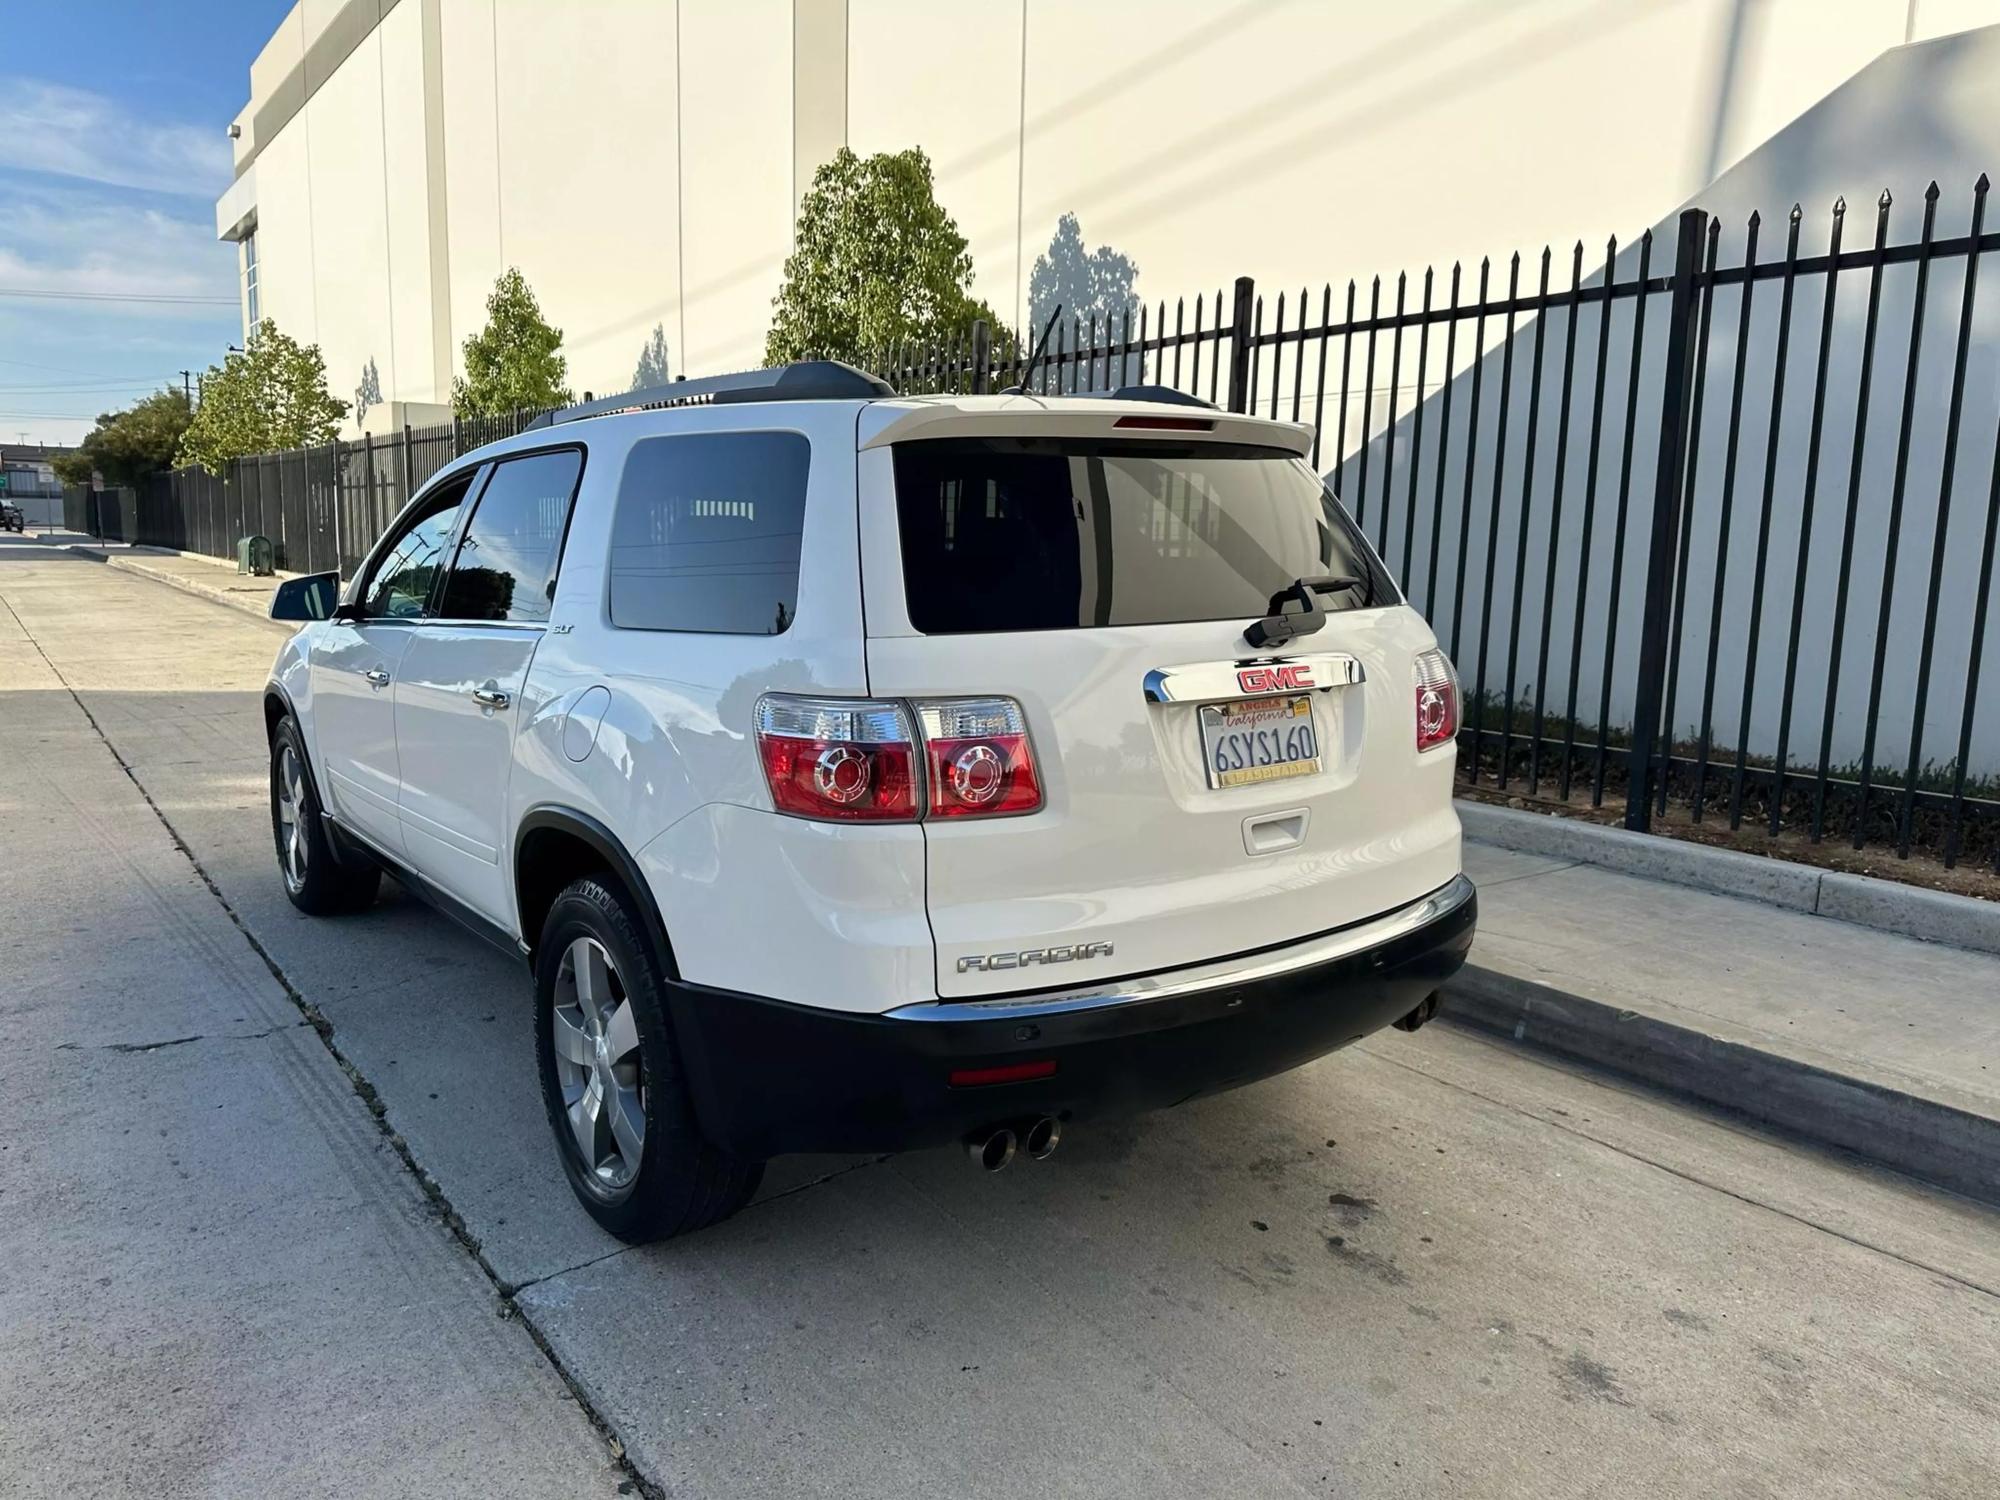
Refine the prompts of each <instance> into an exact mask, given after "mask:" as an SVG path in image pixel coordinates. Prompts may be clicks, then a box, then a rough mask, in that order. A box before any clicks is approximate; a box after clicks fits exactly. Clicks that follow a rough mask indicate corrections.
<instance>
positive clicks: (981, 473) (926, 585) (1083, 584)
mask: <svg viewBox="0 0 2000 1500" xmlns="http://www.w3.org/2000/svg"><path fill="white" fill-rule="evenodd" d="M895 461H896V507H897V513H898V516H899V519H900V523H901V527H902V540H903V587H904V593H905V595H906V597H907V599H908V601H909V609H910V623H911V624H912V625H914V626H915V627H916V628H917V629H918V630H920V631H923V632H924V633H925V634H926V635H957V634H968V633H974V632H986V631H1000V630H1063V629H1074V628H1077V627H1082V626H1091V625H1162V624H1168V623H1172V622H1175V621H1183V620H1244V621H1250V620H1254V619H1258V618H1260V617H1262V616H1263V615H1265V614H1268V613H1271V612H1272V611H1273V610H1274V609H1276V608H1277V604H1276V602H1275V601H1276V600H1277V599H1278V597H1279V596H1280V595H1281V594H1283V593H1284V592H1285V591H1286V590H1287V589H1289V588H1290V587H1291V586H1292V584H1293V583H1294V582H1295V581H1296V580H1297V579H1300V578H1307V577H1315V576H1320V577H1325V576H1333V577H1341V578H1353V579H1356V580H1359V582H1360V584H1361V586H1360V587H1359V588H1354V589H1349V590H1347V591H1345V592H1343V593H1335V594H1328V595H1325V596H1324V597H1323V598H1322V600H1321V607H1322V608H1324V609H1328V610H1341V609H1356V608H1362V607H1365V606H1367V605H1371V604H1375V605H1380V604H1389V603H1392V602H1394V600H1395V599H1396V592H1395V585H1394V584H1393V583H1392V582H1391V581H1390V579H1389V577H1388V575H1387V574H1386V572H1384V570H1383V568H1382V565H1381V564H1380V563H1379V562H1378V561H1376V559H1375V556H1374V553H1373V552H1372V551H1371V550H1370V549H1369V547H1368V544H1367V542H1366V541H1364V540H1363V539H1362V537H1361V535H1360V533H1359V532H1358V531H1357V530H1356V528H1355V526H1354V523H1353V522H1352V521H1351V520H1350V519H1349V518H1348V516H1347V513H1346V512H1345V511H1344V510H1342V509H1341V506H1340V503H1339V502H1338V501H1337V500H1336V499H1335V498H1334V497H1333V493H1332V491H1331V490H1329V489H1328V488H1327V487H1326V485H1325V484H1324V483H1322V482H1321V480H1320V479H1319V478H1318V477H1317V476H1316V475H1315V474H1314V473H1313V472H1312V470H1311V469H1309V468H1308V467H1307V466H1306V465H1305V464H1304V463H1303V462H1301V461H1300V460H1299V459H1297V458H1295V457H1293V456H1292V455H1291V454H1289V453H1286V452H1283V451H1282V450H1278V449H1272V448H1254V447H1246V446H1240V445H1236V444H1218V443H1167V442H1134V441H1131V440H1117V441H1106V440H1096V439H1077V438H981V439H976V440H965V439H953V440H945V441H936V442H917V443H899V444H897V445H896V448H895ZM1292 607H1293V608H1296V605H1294V606H1292Z"/></svg>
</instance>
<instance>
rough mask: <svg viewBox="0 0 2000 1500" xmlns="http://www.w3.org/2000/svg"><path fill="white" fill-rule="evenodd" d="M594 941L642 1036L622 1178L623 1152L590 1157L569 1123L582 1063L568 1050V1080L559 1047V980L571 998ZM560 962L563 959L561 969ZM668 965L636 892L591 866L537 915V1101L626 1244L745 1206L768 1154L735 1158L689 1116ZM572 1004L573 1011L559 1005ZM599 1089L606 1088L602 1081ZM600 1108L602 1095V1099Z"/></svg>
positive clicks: (574, 1178) (573, 1182)
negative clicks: (670, 1014) (640, 1132)
mask: <svg viewBox="0 0 2000 1500" xmlns="http://www.w3.org/2000/svg"><path fill="white" fill-rule="evenodd" d="M586 939H587V940H589V942H592V943H595V944H597V945H599V947H601V948H602V950H603V953H604V955H605V956H606V957H608V959H609V961H610V966H611V968H612V969H613V970H614V971H615V972H614V973H613V974H612V975H611V976H610V977H611V979H612V981H613V983H614V985H615V987H616V989H615V993H616V994H617V996H618V997H619V999H620V1000H621V1001H622V1002H623V1003H627V1004H629V1005H630V1007H631V1016H632V1020H633V1022H635V1023H636V1031H637V1038H638V1046H637V1049H636V1050H637V1057H638V1060H639V1072H638V1077H637V1080H636V1093H637V1095H638V1102H639V1104H640V1107H641V1109H642V1111H643V1116H644V1120H645V1134H644V1139H643V1144H642V1145H641V1147H640V1149H639V1151H638V1156H639V1166H638V1169H637V1171H636V1172H634V1173H631V1175H630V1177H629V1180H622V1181H621V1180H618V1179H619V1171H618V1166H619V1165H620V1164H621V1163H622V1147H620V1148H619V1151H620V1153H621V1154H620V1157H619V1161H618V1162H614V1163H613V1164H612V1165H611V1166H609V1167H607V1166H606V1165H605V1164H604V1163H603V1162H601V1161H586V1160H585V1159H584V1148H583V1147H582V1146H581V1145H580V1144H579V1142H578V1139H577V1130H578V1128H580V1127H575V1126H573V1124H572V1118H571V1113H570V1109H571V1102H572V1099H573V1098H574V1097H575V1096H576V1092H577V1088H578V1086H577V1084H576V1083H575V1078H576V1075H577V1073H578V1072H579V1071H580V1070H581V1071H584V1072H587V1071H588V1068H587V1067H585V1066H584V1065H579V1064H576V1063H575V1062H574V1060H573V1059H572V1060H571V1062H570V1066H569V1068H568V1069H567V1071H568V1072H569V1073H570V1076H571V1082H570V1083H569V1084H567V1085H566V1084H565V1081H564V1076H563V1075H564V1071H565V1069H564V1068H563V1067H562V1066H560V1064H559V1058H558V1053H557V1048H556V1028H557V1018H556V1010H557V1006H558V998H559V990H560V991H561V993H562V996H563V998H565V999H573V998H574V997H575V995H576V985H575V981H574V979H573V977H570V975H571V972H572V971H573V968H574V960H573V959H572V958H571V954H572V949H573V946H574V945H576V944H577V943H578V942H579V940H586ZM566 961H567V962H568V963H569V966H570V967H569V969H567V970H566ZM663 981H664V975H663V973H662V971H661V967H660V963H659V960H658V959H657V958H656V956H655V954H654V951H653V945H652V943H651V942H649V941H648V940H647V938H646V935H645V928H644V927H643V926H642V925H641V922H640V919H639V917H638V915H637V913H636V912H634V910H633V909H632V903H631V898H630V897H629V896H627V895H626V893H625V891H624V890H623V889H622V888H621V887H620V886H619V885H618V883H617V882H616V881H614V880H612V879H611V878H610V877H608V876H601V875H589V876H585V877H584V878H582V879H580V880H577V881H575V882H573V883H572V884H571V885H570V886H569V887H568V888H567V889H565V890H564V891H563V893H562V894H561V895H560V896H558V897H556V899H555V904H554V905H552V906H551V907H550V908H549V915H548V920H547V921H546V922H544V923H543V924H542V940H541V946H540V947H539V948H538V949H537V957H536V961H535V1059H536V1063H537V1065H538V1069H539V1072H540V1074H541V1080H542V1102H543V1104H544V1106H545V1107H546V1108H547V1110H548V1116H549V1128H550V1130H551V1131H552V1132H553V1133H554V1135H555V1139H556V1150H557V1153H558V1154H559V1155H560V1156H561V1157H562V1164H563V1173H564V1175H565V1176H567V1177H568V1178H569V1185H570V1188H571V1189H572V1190H573V1191H574V1192H575V1193H576V1196H577V1200H578V1201H579V1202H580V1203H582V1204H583V1206H584V1208H585V1209H586V1210H587V1211H588V1212H589V1214H590V1216H591V1217H592V1218H593V1219H595V1220H597V1222H598V1223H599V1224H601V1225H602V1226H603V1227H604V1228H605V1229H606V1230H608V1231H610V1232H611V1233H612V1234H614V1235H616V1236H617V1237H618V1238H619V1239H621V1240H624V1241H626V1242H627V1243H629V1244H635V1245H637V1244H644V1243H646V1242H648V1241H651V1240H664V1239H671V1238H672V1237H673V1236H675V1235H680V1234H689V1233H692V1232H693V1231H694V1230H697V1229H705V1228H707V1227H708V1226H709V1225H711V1224H715V1223H718V1222H720V1221H721V1220H723V1219H726V1218H728V1217H729V1216H730V1215H731V1214H733V1213H735V1212H736V1211H737V1210H738V1209H740V1208H742V1207H743V1205H744V1204H746V1203H748V1202H749V1201H750V1196H751V1194H753V1193H755V1192H756V1191H757V1184H758V1183H759V1182H761V1181H762V1180H763V1176H764V1164H763V1163H762V1162H760V1161H740V1160H738V1159H737V1158H735V1157H733V1156H730V1155H728V1154H727V1153H726V1152H724V1151H722V1150H721V1149H720V1148H718V1147H717V1146H715V1145H714V1144H712V1143H711V1142H710V1141H708V1140H707V1139H706V1138H705V1137H704V1136H703V1135H702V1133H701V1130H700V1127H699V1126H698V1125H697V1123H696V1121H695V1117H694V1107H693V1103H692V1100H691V1099H690V1097H689V1093H688V1088H687V1082H686V1078H685V1075H684V1073H683V1070H682V1066H681V1059H680V1055H679V1052H678V1049H677V1048H676V1047H675V1045H674V1040H673V1032H672V1030H671V1028H670V1027H669V1026H668V1024H667V1013H666V988H665V984H664V982H663ZM565 1010H566V1012H567V1013H571V1014H576V1013H579V1011H578V1007H577V1006H573V1005H566V1006H565ZM599 1097H600V1099H601V1098H602V1091H601V1090H600V1095H599ZM600 1107H601V1106H600Z"/></svg>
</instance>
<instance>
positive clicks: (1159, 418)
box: [860, 395, 1313, 458]
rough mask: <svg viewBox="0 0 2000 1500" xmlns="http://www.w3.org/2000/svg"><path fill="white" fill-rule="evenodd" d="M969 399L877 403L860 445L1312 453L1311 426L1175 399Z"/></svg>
mask: <svg viewBox="0 0 2000 1500" xmlns="http://www.w3.org/2000/svg"><path fill="white" fill-rule="evenodd" d="M973 399H974V400H976V401H977V402H978V404H977V405H975V406H965V405H959V404H957V403H953V402H940V403H937V404H935V405H933V404H929V403H926V404H924V405H911V406H909V407H907V408H903V409H900V410H899V409H898V408H897V406H896V403H894V402H893V401H881V402H877V403H875V404H873V405H871V406H868V407H866V408H864V409H863V414H862V429H863V430H862V433H861V434H860V446H861V447H862V448H864V449H867V448H886V447H887V446H889V444H891V443H909V442H916V441H919V440H922V439H928V438H952V437H1081V438H1110V437H1134V438H1145V437H1149V436H1150V437H1162V438H1165V437H1172V438H1176V439H1179V440H1180V441H1183V442H1188V441H1192V442H1197V443H1203V442H1210V443H1241V444H1246V445H1249V446H1252V447H1258V448H1278V449H1282V450H1283V451H1284V452H1287V453H1294V454H1297V455H1298V456H1299V457H1300V458H1304V457H1305V456H1306V455H1307V454H1309V453H1311V452H1312V444H1313V430H1312V428H1311V427H1310V426H1309V425H1307V424H1306V423H1303V422H1274V421H1271V420H1269V419H1268V418H1264V417H1248V416H1243V415H1241V414H1240V413H1237V412H1228V411H1216V410H1214V409H1213V408H1206V407H1191V406H1189V405H1187V404H1184V403H1180V402H1172V403H1169V402H1165V401H1133V400H1132V399H1130V398H1129V397H1114V396H1104V397H1093V396H1064V397H1061V398H1060V399H1057V398H1053V397H1051V398H1046V399H1045V398H1043V397H1040V396H1029V395H1022V396H1008V397H1002V398H978V397H975V398H973ZM1148 418H1152V419H1154V420H1152V421H1149V420H1147V419H1148ZM878 421H879V422H881V424H882V425H881V426H880V427H878V428H876V430H875V431H873V432H872V433H871V432H868V431H867V428H868V427H869V426H870V425H871V424H872V423H873V422H878ZM1148 429H1150V430H1148Z"/></svg>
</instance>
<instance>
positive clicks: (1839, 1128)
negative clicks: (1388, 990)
mask: <svg viewBox="0 0 2000 1500" xmlns="http://www.w3.org/2000/svg"><path fill="white" fill-rule="evenodd" d="M1439 1013H1440V1014H1441V1015H1443V1016H1446V1017H1448V1018H1450V1019H1451V1020H1453V1021H1454V1022H1456V1023H1458V1024H1460V1025H1462V1026H1467V1027H1470V1028H1472V1029H1473V1030H1476V1031H1482V1032H1486V1033H1488V1034H1491V1035H1493V1036H1497V1037H1501V1038H1504V1039H1506V1040H1509V1041H1513V1042H1517V1043H1520V1044H1522V1045H1525V1046H1528V1047H1533V1048H1536V1049H1537V1050H1540V1051H1544V1052H1549V1053H1553V1054H1555V1055H1557V1056H1559V1057H1564V1058H1568V1059H1572V1060H1574V1061H1578V1062H1583V1063H1588V1064H1590V1065H1592V1066H1594V1067H1599V1068H1604V1069H1607V1070H1609V1071H1611V1072H1614V1073H1620V1074H1623V1075H1625V1076H1626V1077H1629V1078H1634V1079H1637V1080H1638V1081H1640V1082H1642V1083H1647V1084H1651V1085H1654V1086H1655V1087H1658V1088H1661V1089H1665V1090H1668V1091H1670V1092H1673V1093H1677V1094H1682V1095H1686V1096H1689V1097H1692V1098H1695V1099H1698V1100H1700V1101H1701V1102H1703V1103H1705V1104H1709V1105H1713V1106H1715V1107H1717V1108H1721V1109H1725V1110H1729V1111H1731V1112H1732V1113H1735V1114H1739V1115H1743V1116H1746V1117H1748V1118H1750V1119H1752V1120H1756V1121H1758V1122H1760V1123H1762V1124H1765V1125H1770V1126H1773V1127H1775V1128H1777V1129H1779V1130H1782V1131H1785V1132H1787V1133H1789V1134H1792V1135H1796V1136H1801V1137H1803V1138H1805V1139H1807V1140H1810V1141H1813V1142H1816V1143H1818V1144H1821V1145H1825V1146H1832V1147H1835V1148H1837V1149H1839V1150H1842V1151H1849V1152H1852V1153H1853V1154H1854V1155H1856V1156H1860V1157H1864V1158H1866V1159H1867V1160H1869V1161H1872V1162H1876V1163H1879V1164H1880V1165H1882V1166H1885V1167H1890V1168H1893V1169H1894V1170H1896V1171H1898V1172H1902V1173H1905V1174H1907V1175H1908V1176H1911V1177H1915V1178H1917V1179H1919V1180H1921V1181H1924V1182H1928V1183H1932V1184H1935V1185H1936V1186H1938V1187H1942V1188H1948V1189H1950V1190H1951V1191H1953V1192H1956V1193H1963V1194H1965V1195H1966V1196H1967V1197H1971V1198H1977V1199H1979V1200H1980V1201H1982V1202H1985V1203H1993V1204H2000V1120H1996V1119H1992V1118H1989V1117H1987V1116H1985V1115H1979V1114H1974V1113H1972V1112H1970V1111H1967V1110H1962V1109H1957V1108H1954V1107H1953V1106H1951V1105H1948V1104H1942V1103H1939V1102H1938V1101H1936V1100H1934V1099H1927V1098H1924V1097H1923V1096H1921V1095H1918V1094H1913V1093H1909V1092H1906V1091H1903V1090H1899V1089H1896V1088H1892V1087H1889V1086H1886V1085H1883V1084H1880V1083H1875V1082H1871V1081H1869V1080H1866V1079H1860V1078H1853V1077H1849V1076H1847V1075H1845V1074H1841V1073H1835V1072H1832V1071H1829V1070H1828V1069H1825V1068H1821V1067H1818V1066H1815V1065H1814V1064H1812V1063H1807V1062H1801V1061H1799V1060H1797V1059H1795V1058H1788V1057H1783V1056H1780V1055H1778V1054H1776V1053H1772V1052H1766V1051H1763V1050H1761V1049H1759V1048H1757V1047H1753V1046H1749V1045H1746V1044H1744V1043H1741V1042H1734V1041H1730V1040H1727V1039H1725V1038H1723V1037H1718V1036H1713V1035H1710V1034H1708V1033H1706V1032H1702V1031H1696V1030H1694V1029H1692V1028H1689V1027H1685V1026H1677V1025H1675V1024H1673V1023H1672V1022H1669V1021H1661V1020H1656V1019H1654V1018H1652V1017H1650V1016H1644V1015H1640V1014H1639V1013H1637V1012H1636V1011H1630V1010H1621V1009H1619V1008H1618V1007H1616V1006H1611V1005H1606V1004H1604V1003H1603V1002H1601V1001H1597V1000H1590V999H1586V998H1584V997H1583V996H1581V995H1571V994H1565V993H1564V992H1562V991H1560V990H1555V989H1551V988H1549V987H1548V986H1547V985H1542V984H1537V983H1535V982H1533V981H1532V980H1525V979H1520V978H1517V977H1515V976H1514V975H1511V974H1502V973H1499V972H1497V971H1495V970H1492V969H1485V968H1481V967H1479V966H1478V965H1476V964H1467V965H1466V966H1465V967H1464V968H1463V969H1461V970H1460V971H1459V973H1458V975H1457V977H1455V978H1454V979H1453V980H1452V981H1451V982H1450V983H1449V984H1448V985H1446V986H1445V992H1444V1001H1443V1005H1442V1007H1441V1009H1440V1012H1439Z"/></svg>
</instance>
